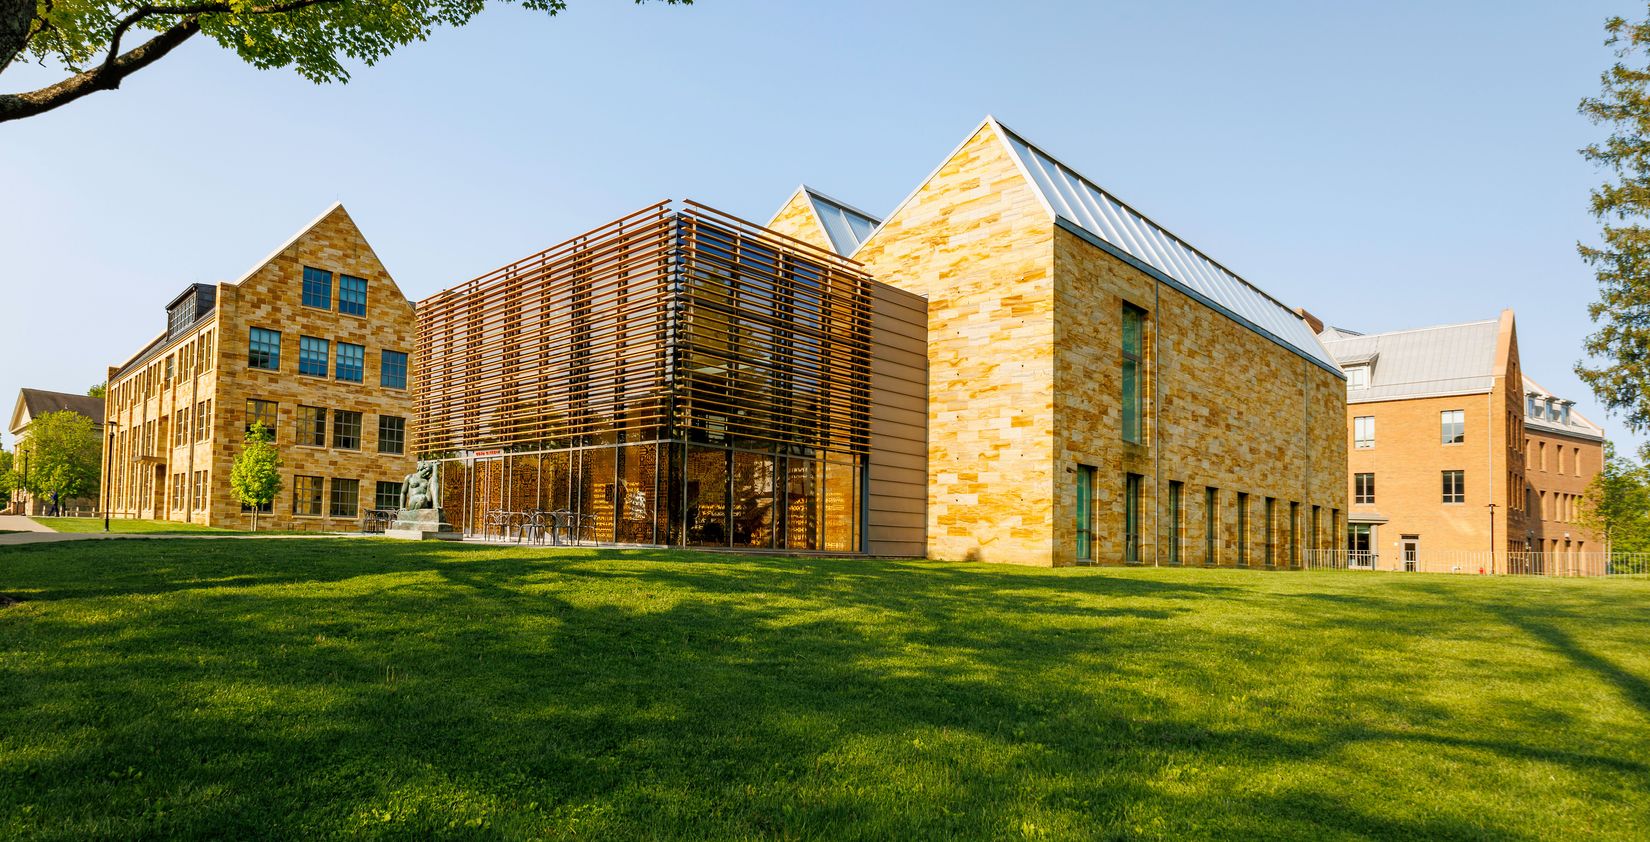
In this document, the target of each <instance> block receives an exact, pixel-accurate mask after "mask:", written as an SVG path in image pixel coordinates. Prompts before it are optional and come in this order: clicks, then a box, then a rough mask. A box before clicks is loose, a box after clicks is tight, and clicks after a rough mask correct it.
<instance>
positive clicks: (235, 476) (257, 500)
mask: <svg viewBox="0 0 1650 842" xmlns="http://www.w3.org/2000/svg"><path fill="white" fill-rule="evenodd" d="M274 438H275V436H274V435H273V434H272V433H271V432H270V430H269V428H268V427H265V426H264V424H263V422H262V421H259V422H257V423H255V424H253V425H252V429H250V430H247V431H246V441H245V443H244V444H243V445H242V447H241V452H240V453H237V454H235V464H234V465H232V466H231V467H230V469H229V487H230V489H231V490H233V491H234V492H235V497H236V499H238V500H240V501H241V502H242V503H245V504H246V505H248V506H251V507H252V531H253V532H257V531H258V511H259V510H260V509H262V508H263V507H264V506H267V505H269V504H270V503H273V502H275V495H276V494H278V493H280V491H281V452H280V451H279V450H276V449H275V443H274Z"/></svg>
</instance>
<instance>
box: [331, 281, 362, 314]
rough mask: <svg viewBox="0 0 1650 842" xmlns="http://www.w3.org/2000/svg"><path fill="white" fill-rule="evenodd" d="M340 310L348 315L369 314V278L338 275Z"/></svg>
mask: <svg viewBox="0 0 1650 842" xmlns="http://www.w3.org/2000/svg"><path fill="white" fill-rule="evenodd" d="M338 312H340V313H343V314H344V315H346V316H365V315H366V314H367V280H366V279H365V278H357V277H355V276H353V275H339V276H338Z"/></svg>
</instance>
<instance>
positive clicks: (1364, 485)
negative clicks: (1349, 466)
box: [1352, 474, 1375, 504]
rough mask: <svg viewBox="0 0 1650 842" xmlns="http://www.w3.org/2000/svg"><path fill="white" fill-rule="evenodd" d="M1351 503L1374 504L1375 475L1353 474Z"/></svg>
mask: <svg viewBox="0 0 1650 842" xmlns="http://www.w3.org/2000/svg"><path fill="white" fill-rule="evenodd" d="M1352 502H1354V503H1368V504H1374V502H1375V475H1374V474H1353V475H1352Z"/></svg>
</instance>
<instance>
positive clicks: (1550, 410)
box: [1547, 398, 1558, 421]
mask: <svg viewBox="0 0 1650 842" xmlns="http://www.w3.org/2000/svg"><path fill="white" fill-rule="evenodd" d="M1557 403H1558V398H1548V399H1547V420H1548V421H1557V420H1558V406H1557V405H1556V404H1557Z"/></svg>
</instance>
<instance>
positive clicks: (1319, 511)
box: [1306, 506, 1323, 552]
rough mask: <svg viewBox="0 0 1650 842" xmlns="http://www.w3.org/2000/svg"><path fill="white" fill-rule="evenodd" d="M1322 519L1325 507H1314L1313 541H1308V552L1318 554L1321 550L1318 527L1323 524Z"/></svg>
mask: <svg viewBox="0 0 1650 842" xmlns="http://www.w3.org/2000/svg"><path fill="white" fill-rule="evenodd" d="M1322 519H1323V507H1321V506H1313V507H1312V539H1311V540H1310V541H1308V542H1307V544H1306V548H1307V549H1308V550H1312V551H1313V552H1316V551H1317V550H1318V549H1320V548H1319V547H1318V536H1319V535H1320V534H1321V533H1320V532H1319V531H1318V527H1319V525H1320V524H1321V521H1322Z"/></svg>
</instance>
